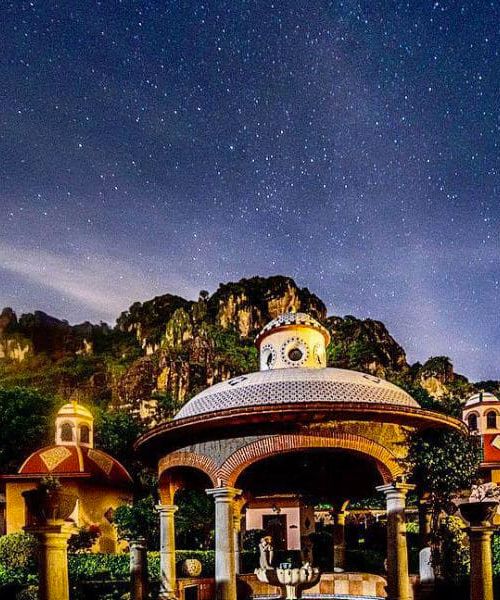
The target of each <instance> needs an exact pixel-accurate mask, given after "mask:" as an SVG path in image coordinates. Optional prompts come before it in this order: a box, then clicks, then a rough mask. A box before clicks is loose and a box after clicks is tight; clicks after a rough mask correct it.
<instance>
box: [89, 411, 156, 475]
mask: <svg viewBox="0 0 500 600" xmlns="http://www.w3.org/2000/svg"><path fill="white" fill-rule="evenodd" d="M96 412H97V414H96V421H95V427H94V430H95V432H96V433H95V436H96V438H95V441H96V446H98V447H99V448H102V449H103V450H104V451H105V452H107V453H109V454H110V455H111V456H113V457H114V458H116V459H118V460H119V461H120V462H121V463H123V464H124V466H126V467H127V468H128V469H130V470H131V471H132V472H134V471H135V470H137V469H139V470H140V469H141V467H140V466H138V465H137V464H136V457H135V454H134V449H133V445H134V442H135V440H136V439H137V438H138V437H139V436H140V435H141V434H142V433H143V432H144V431H145V429H146V428H145V425H144V423H142V422H141V421H140V420H139V419H138V418H136V417H135V416H133V415H131V414H130V413H127V412H125V411H120V410H117V411H113V412H111V411H109V412H108V411H96Z"/></svg>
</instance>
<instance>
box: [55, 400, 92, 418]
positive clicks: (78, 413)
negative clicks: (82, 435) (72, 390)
mask: <svg viewBox="0 0 500 600" xmlns="http://www.w3.org/2000/svg"><path fill="white" fill-rule="evenodd" d="M57 416H58V417H83V418H84V419H91V420H92V421H93V420H94V417H93V415H92V413H91V412H90V410H89V409H88V408H85V406H83V405H82V404H78V402H68V404H65V405H64V406H61V408H60V409H59V410H58V412H57Z"/></svg>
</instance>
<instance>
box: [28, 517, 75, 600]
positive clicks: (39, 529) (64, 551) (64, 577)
mask: <svg viewBox="0 0 500 600" xmlns="http://www.w3.org/2000/svg"><path fill="white" fill-rule="evenodd" d="M24 530H25V531H26V533H31V534H32V535H34V536H35V537H36V538H37V540H38V544H39V550H40V555H39V562H38V577H39V584H38V585H39V592H38V593H39V596H38V597H39V600H69V582H68V540H69V538H70V536H71V535H72V534H73V533H74V532H75V528H74V527H73V525H72V524H68V523H67V522H65V521H59V520H57V521H56V520H55V521H51V522H50V523H47V524H44V525H30V526H28V527H25V528H24Z"/></svg>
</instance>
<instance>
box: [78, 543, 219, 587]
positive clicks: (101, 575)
mask: <svg viewBox="0 0 500 600" xmlns="http://www.w3.org/2000/svg"><path fill="white" fill-rule="evenodd" d="M175 558H176V563H177V564H179V563H181V562H182V561H184V560H186V559H187V558H197V559H198V560H199V561H200V562H201V564H202V565H203V571H202V575H204V576H211V575H213V573H214V568H215V552H214V551H211V550H208V551H201V550H177V551H176V553H175ZM68 569H69V577H70V580H71V581H72V582H76V581H96V580H109V579H111V580H127V579H129V577H130V557H129V554H99V553H87V554H70V555H69V556H68ZM148 572H149V576H150V579H151V580H152V581H155V580H158V579H159V578H160V553H159V552H148Z"/></svg>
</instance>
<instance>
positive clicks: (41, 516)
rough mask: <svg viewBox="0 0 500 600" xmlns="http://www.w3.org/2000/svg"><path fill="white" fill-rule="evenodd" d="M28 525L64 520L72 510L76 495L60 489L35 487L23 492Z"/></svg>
mask: <svg viewBox="0 0 500 600" xmlns="http://www.w3.org/2000/svg"><path fill="white" fill-rule="evenodd" d="M23 496H24V500H25V502H26V507H27V509H28V521H29V525H41V524H44V523H50V522H53V521H65V520H66V519H68V517H69V516H70V515H71V513H72V512H73V510H74V508H75V505H76V500H77V496H76V494H72V493H71V492H64V491H62V490H49V489H45V488H37V489H35V490H28V491H26V492H23Z"/></svg>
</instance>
